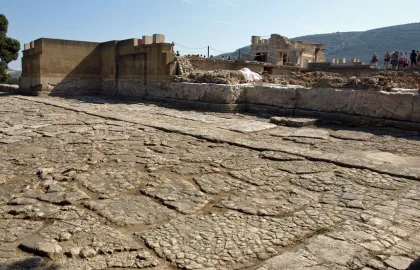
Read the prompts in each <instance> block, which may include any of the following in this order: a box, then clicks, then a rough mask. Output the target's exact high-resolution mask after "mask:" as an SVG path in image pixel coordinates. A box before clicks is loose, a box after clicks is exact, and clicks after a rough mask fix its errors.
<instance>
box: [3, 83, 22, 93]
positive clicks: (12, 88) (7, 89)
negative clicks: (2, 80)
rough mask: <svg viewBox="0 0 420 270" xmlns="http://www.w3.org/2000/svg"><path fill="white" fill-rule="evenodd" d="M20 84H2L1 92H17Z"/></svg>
mask: <svg viewBox="0 0 420 270" xmlns="http://www.w3.org/2000/svg"><path fill="white" fill-rule="evenodd" d="M18 88H19V85H10V84H0V92H16V90H17V89H18Z"/></svg>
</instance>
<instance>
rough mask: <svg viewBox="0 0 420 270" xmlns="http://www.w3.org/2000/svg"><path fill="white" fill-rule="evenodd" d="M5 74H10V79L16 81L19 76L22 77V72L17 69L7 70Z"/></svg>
mask: <svg viewBox="0 0 420 270" xmlns="http://www.w3.org/2000/svg"><path fill="white" fill-rule="evenodd" d="M6 72H7V73H9V74H10V77H11V78H13V79H17V78H19V77H20V75H22V70H17V69H8V70H6Z"/></svg>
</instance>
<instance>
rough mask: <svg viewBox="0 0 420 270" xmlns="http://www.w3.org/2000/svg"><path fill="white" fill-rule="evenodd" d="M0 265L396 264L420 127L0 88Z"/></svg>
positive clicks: (415, 230)
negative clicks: (306, 121) (302, 122)
mask: <svg viewBox="0 0 420 270" xmlns="http://www.w3.org/2000/svg"><path fill="white" fill-rule="evenodd" d="M0 149H1V151H0V158H1V162H0V185H1V188H0V269H30V268H31V269H34V268H35V269H110V268H114V269H122V268H128V269H158V270H166V269H249V270H256V269H258V270H277V269H296V270H298V269H311V270H312V269H315V270H321V269H364V270H368V269H378V270H382V269H405V268H406V267H407V266H408V265H409V264H410V262H411V261H412V260H413V259H414V258H416V257H418V256H420V234H419V231H420V182H419V180H420V133H419V132H412V131H411V132H409V131H401V130H389V129H388V130H385V129H379V128H378V129H372V128H361V127H358V128H357V127H350V126H344V125H338V124H319V125H318V126H317V127H314V126H311V127H301V128H292V127H286V126H277V125H274V124H272V123H270V121H269V118H268V116H267V115H260V116H258V115H246V114H240V113H210V112H207V113H203V112H193V111H183V110H177V109H174V108H170V107H165V106H158V105H157V104H152V103H139V102H130V101H118V100H107V99H104V98H99V97H85V98H81V99H61V98H52V97H48V98H40V97H24V96H13V95H8V94H6V93H0Z"/></svg>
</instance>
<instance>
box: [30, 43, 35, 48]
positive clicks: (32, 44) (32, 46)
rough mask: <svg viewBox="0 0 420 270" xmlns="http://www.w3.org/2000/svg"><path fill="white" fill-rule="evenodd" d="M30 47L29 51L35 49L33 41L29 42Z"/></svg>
mask: <svg viewBox="0 0 420 270" xmlns="http://www.w3.org/2000/svg"><path fill="white" fill-rule="evenodd" d="M30 47H31V49H33V48H35V41H31V43H30Z"/></svg>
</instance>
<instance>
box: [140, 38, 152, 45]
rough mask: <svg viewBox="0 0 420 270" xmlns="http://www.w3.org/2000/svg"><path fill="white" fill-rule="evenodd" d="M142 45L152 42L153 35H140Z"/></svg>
mask: <svg viewBox="0 0 420 270" xmlns="http://www.w3.org/2000/svg"><path fill="white" fill-rule="evenodd" d="M142 42H143V45H148V44H152V43H153V37H152V36H143V37H142Z"/></svg>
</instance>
